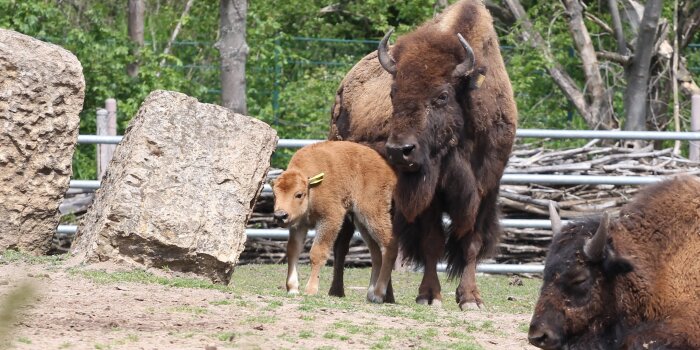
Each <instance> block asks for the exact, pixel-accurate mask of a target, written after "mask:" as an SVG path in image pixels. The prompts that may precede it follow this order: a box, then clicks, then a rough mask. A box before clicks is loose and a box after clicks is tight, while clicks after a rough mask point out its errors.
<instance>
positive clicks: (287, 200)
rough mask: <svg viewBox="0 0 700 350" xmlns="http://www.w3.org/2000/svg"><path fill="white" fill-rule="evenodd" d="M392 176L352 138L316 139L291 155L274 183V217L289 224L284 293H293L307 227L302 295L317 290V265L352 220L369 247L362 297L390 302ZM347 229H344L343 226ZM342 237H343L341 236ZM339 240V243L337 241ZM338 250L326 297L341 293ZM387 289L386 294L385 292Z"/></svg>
mask: <svg viewBox="0 0 700 350" xmlns="http://www.w3.org/2000/svg"><path fill="white" fill-rule="evenodd" d="M395 185H396V176H395V175H394V172H393V171H392V170H391V168H390V167H389V166H388V165H387V164H386V162H385V161H384V159H383V158H382V157H381V156H380V155H379V154H377V153H376V152H375V151H373V150H372V149H370V148H368V147H366V146H362V145H359V144H356V143H352V142H346V141H337V142H330V141H326V142H321V143H317V144H314V145H310V146H306V147H304V148H302V149H300V150H299V151H297V152H296V154H294V156H293V157H292V159H291V161H290V162H289V165H288V167H287V170H286V171H285V172H283V173H282V174H281V175H280V177H279V178H278V179H277V180H276V181H275V183H274V186H273V190H274V194H275V212H274V217H275V220H276V221H277V222H278V223H279V224H280V226H282V227H289V241H288V243H287V259H288V271H287V291H288V292H289V293H298V292H299V278H298V274H297V262H298V260H299V254H300V253H301V249H302V248H303V246H304V240H305V238H306V234H307V232H308V230H309V228H312V227H316V238H315V239H314V242H313V245H312V246H311V254H310V260H311V276H310V277H309V281H308V283H307V284H306V294H316V293H318V284H319V273H320V269H321V266H323V265H324V264H325V263H326V261H327V260H328V257H329V254H330V247H331V245H333V243H334V242H335V240H336V238H337V237H338V234H339V232H340V231H341V228H343V231H344V232H346V233H347V231H349V233H350V234H352V232H353V231H354V229H352V224H350V223H348V222H346V224H345V225H344V224H343V223H344V221H345V220H346V218H349V219H351V220H352V222H353V223H354V225H355V226H357V228H358V229H359V231H360V233H361V235H362V238H363V239H364V240H365V242H366V243H367V246H368V247H369V251H370V255H371V258H372V273H371V278H370V285H369V289H368V291H367V299H368V300H369V301H372V302H379V303H381V302H384V301H387V302H393V301H394V297H393V292H392V291H391V288H390V278H391V270H392V268H393V265H394V261H395V260H396V255H397V249H398V244H397V243H396V242H395V240H394V239H393V236H392V232H391V213H390V212H391V196H392V192H393V189H394V186H395ZM347 227H350V230H348V229H347ZM342 240H343V241H346V242H347V240H346V239H345V238H343V239H342ZM339 243H340V242H339ZM343 250H344V249H336V256H335V258H336V261H335V273H334V282H333V287H332V288H331V292H330V294H331V295H339V296H342V295H343V290H342V269H343V262H344V260H345V258H344V255H343V256H340V257H339V256H338V255H339V254H338V253H339V252H340V253H341V254H344V253H345V251H346V250H345V251H343ZM387 290H388V292H387Z"/></svg>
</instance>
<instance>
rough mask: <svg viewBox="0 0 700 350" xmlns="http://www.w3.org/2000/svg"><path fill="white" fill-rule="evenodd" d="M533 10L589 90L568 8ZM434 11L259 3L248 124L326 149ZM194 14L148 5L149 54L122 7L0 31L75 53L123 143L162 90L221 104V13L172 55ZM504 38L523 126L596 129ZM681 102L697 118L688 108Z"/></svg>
mask: <svg viewBox="0 0 700 350" xmlns="http://www.w3.org/2000/svg"><path fill="white" fill-rule="evenodd" d="M450 2H453V1H450ZM525 3H526V8H527V9H528V13H529V15H530V18H531V19H532V20H533V23H534V25H535V27H536V28H537V30H538V31H539V32H540V33H541V34H542V35H543V37H544V38H545V40H547V41H548V43H549V45H550V46H551V47H552V51H553V52H554V54H555V56H556V59H557V61H558V62H560V63H561V64H562V65H563V66H564V67H565V68H566V70H567V72H568V73H569V74H570V75H571V76H572V78H574V79H575V80H576V81H577V82H578V85H579V86H580V87H581V88H583V87H584V86H583V73H582V70H581V62H580V60H579V59H578V58H577V55H576V54H575V53H574V50H573V49H572V41H571V35H570V33H569V31H568V28H567V25H566V22H565V14H564V9H563V6H562V5H561V4H560V3H559V2H552V1H549V2H546V1H528V2H525ZM433 4H434V1H433V0H419V1H395V0H368V1H351V2H340V3H335V4H333V5H329V3H328V2H327V1H320V0H312V1H298V0H294V1H284V2H279V1H253V2H250V3H249V8H248V16H247V42H248V45H249V47H250V51H249V55H248V60H247V69H246V70H247V73H246V80H247V99H248V101H247V102H248V114H249V115H252V116H255V117H257V118H259V119H261V120H263V121H265V122H267V123H269V124H271V125H272V126H273V127H274V128H276V129H277V130H278V132H279V135H280V137H281V138H325V137H326V135H327V130H328V121H329V117H330V107H331V106H332V104H333V102H334V95H335V91H336V89H337V86H338V84H339V82H340V80H341V79H342V77H343V76H344V75H345V73H346V72H347V71H348V70H349V69H350V68H351V67H352V66H353V65H354V63H355V62H357V61H358V60H359V59H360V58H361V57H363V56H364V55H365V54H367V53H369V52H371V51H373V50H375V49H376V45H377V40H378V39H379V38H380V37H381V36H382V35H383V33H384V32H385V31H386V30H387V29H388V28H389V27H394V28H396V32H397V35H400V34H402V33H405V32H408V31H410V30H412V29H413V28H415V27H416V26H417V25H419V24H420V23H422V22H424V21H425V20H427V19H430V18H432V16H433V15H434V9H433ZM605 6H606V5H605V4H598V3H591V4H589V5H588V9H587V11H588V12H590V13H595V14H596V15H597V16H599V17H600V18H602V19H603V20H604V21H606V20H608V18H607V16H608V14H607V11H606V8H605ZM668 6H671V5H670V4H669V5H667V7H668ZM599 7H601V8H599ZM183 8H184V2H183V1H176V0H159V1H153V0H146V23H145V40H146V44H145V46H144V47H142V48H140V49H139V50H138V51H136V50H135V47H134V46H133V44H132V43H131V42H130V41H129V39H128V36H127V28H126V22H127V8H126V6H124V3H123V2H104V1H97V0H80V1H72V2H67V1H58V0H32V1H20V0H0V27H2V28H8V29H13V30H16V31H19V32H22V33H25V34H27V35H31V36H34V37H37V38H39V39H42V40H45V41H49V42H53V43H56V44H58V45H61V46H63V47H65V48H66V49H68V50H70V51H72V52H73V53H74V54H75V55H76V56H77V57H78V59H79V60H80V62H81V63H82V65H83V70H84V74H85V80H86V94H85V95H86V96H85V104H84V110H83V112H82V114H81V130H80V131H81V134H93V133H94V132H95V117H94V116H95V111H96V110H97V109H98V108H102V107H103V104H104V100H105V99H107V98H110V97H112V98H115V99H117V101H118V108H119V115H118V121H119V122H118V123H119V132H120V133H123V131H124V129H125V127H126V126H127V124H128V122H129V120H130V119H131V118H132V117H133V115H134V114H135V113H136V112H137V110H138V107H139V105H140V104H141V102H142V101H143V99H144V98H145V97H146V96H147V95H148V94H149V93H150V92H151V91H153V90H155V89H168V90H175V91H180V92H183V93H186V94H188V95H191V96H194V97H197V98H198V99H199V100H200V101H202V102H208V103H218V102H219V101H220V96H219V93H220V88H219V86H220V81H219V56H218V50H217V49H216V47H215V42H216V40H217V38H218V30H219V29H218V19H219V18H218V17H219V6H218V1H204V2H195V3H194V5H193V6H192V8H191V10H190V12H189V14H188V16H186V17H185V18H184V21H183V23H182V27H181V30H180V33H179V35H178V37H177V40H176V41H175V42H174V43H173V44H172V47H171V48H170V53H169V54H164V49H165V47H166V43H167V42H168V40H169V39H170V36H171V35H172V32H173V29H174V28H175V26H176V24H177V22H178V21H179V20H180V16H181V14H182V11H183ZM665 11H666V12H668V8H667V9H665ZM665 14H667V13H665ZM587 25H588V28H589V31H590V32H591V34H592V36H593V37H594V39H595V45H596V46H597V47H605V48H611V47H613V45H614V43H613V39H612V37H611V35H610V34H608V33H607V32H605V31H604V30H603V29H602V28H599V27H597V26H596V25H595V24H594V23H592V22H590V21H587ZM497 29H498V30H499V31H500V32H499V35H500V40H501V44H502V45H503V46H504V47H505V48H504V50H503V56H504V59H505V60H506V64H507V69H508V73H509V75H510V78H511V81H512V83H513V88H514V91H515V94H516V100H517V103H518V109H519V113H520V126H521V127H524V128H586V124H585V123H584V121H583V120H582V118H581V117H580V116H579V115H578V114H577V112H576V110H575V109H574V108H573V106H572V105H571V104H570V103H569V102H568V101H567V99H566V97H565V96H564V95H563V94H562V93H561V91H560V90H559V88H558V87H557V86H556V85H555V84H554V82H553V81H552V79H551V77H550V76H549V75H548V73H547V65H546V63H545V60H544V59H543V57H542V55H541V53H540V52H538V51H536V50H533V49H532V48H531V47H530V46H529V44H528V43H526V42H525V41H524V40H522V37H521V31H520V30H519V28H518V27H517V25H516V26H513V27H510V28H509V27H503V26H498V27H497ZM324 38H333V39H332V40H326V39H324ZM698 40H700V38H698ZM609 51H614V50H610V49H609ZM685 54H686V57H687V59H688V66H689V67H691V70H693V71H694V72H695V73H697V72H698V71H700V68H698V67H700V48H699V47H695V46H692V47H690V48H688V49H686V52H685ZM132 62H138V63H139V74H138V76H137V77H134V78H131V77H129V76H128V75H127V74H126V67H127V65H128V64H129V63H132ZM693 67H694V68H693ZM603 69H604V70H605V72H606V73H605V79H607V80H608V83H609V85H611V86H616V85H621V84H622V83H620V82H617V81H615V80H614V79H615V78H614V77H615V76H619V72H620V69H621V68H620V67H619V66H615V65H607V66H605V67H603ZM620 91H621V90H620V87H619V86H618V87H617V88H616V89H615V90H614V96H613V102H614V110H615V112H616V115H618V116H620V115H622V114H623V113H622V112H623V109H622V108H623V107H622V94H621V92H620ZM682 102H683V105H682V106H683V107H684V108H685V109H686V110H687V108H688V104H689V102H688V101H685V100H684V101H682ZM291 153H293V151H291V150H283V151H279V152H277V153H276V154H275V156H274V158H273V165H274V166H277V167H282V166H284V165H285V164H286V161H287V160H288V158H289V156H290V154H291ZM73 174H74V175H73V177H74V178H77V179H94V178H95V177H96V174H95V146H94V145H80V146H79V147H78V149H77V152H76V153H75V156H74V162H73Z"/></svg>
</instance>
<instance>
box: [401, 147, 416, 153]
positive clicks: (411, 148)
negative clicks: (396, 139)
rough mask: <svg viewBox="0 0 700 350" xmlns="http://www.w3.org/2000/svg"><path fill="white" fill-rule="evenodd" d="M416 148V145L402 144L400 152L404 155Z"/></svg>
mask: <svg viewBox="0 0 700 350" xmlns="http://www.w3.org/2000/svg"><path fill="white" fill-rule="evenodd" d="M415 148H416V145H403V146H401V152H402V153H403V155H404V156H408V155H410V154H411V152H413V150H414V149H415Z"/></svg>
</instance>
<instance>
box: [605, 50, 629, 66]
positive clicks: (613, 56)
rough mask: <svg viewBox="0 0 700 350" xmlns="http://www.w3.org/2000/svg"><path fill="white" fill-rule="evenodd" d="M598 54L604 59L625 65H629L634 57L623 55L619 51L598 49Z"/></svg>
mask: <svg viewBox="0 0 700 350" xmlns="http://www.w3.org/2000/svg"><path fill="white" fill-rule="evenodd" d="M596 56H597V57H598V58H600V59H602V60H606V61H610V62H615V63H619V64H621V65H623V66H626V65H628V64H629V63H630V60H631V59H632V57H631V56H628V55H621V54H619V53H617V52H610V51H597V52H596Z"/></svg>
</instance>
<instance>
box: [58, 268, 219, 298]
mask: <svg viewBox="0 0 700 350" xmlns="http://www.w3.org/2000/svg"><path fill="white" fill-rule="evenodd" d="M70 272H71V273H72V274H75V275H80V276H83V277H85V278H88V279H90V280H92V281H94V282H97V283H116V282H135V283H149V284H161V285H164V286H168V287H180V288H200V289H214V290H219V291H224V292H226V291H231V288H229V287H227V286H224V285H220V284H214V283H212V282H210V281H208V280H204V279H198V278H183V277H172V278H168V277H161V276H156V275H154V274H152V273H150V272H147V271H144V270H132V271H118V272H105V271H102V270H83V269H77V268H74V269H71V270H70Z"/></svg>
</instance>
